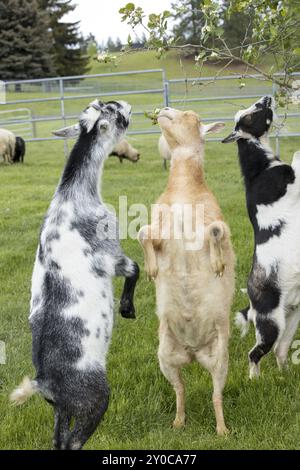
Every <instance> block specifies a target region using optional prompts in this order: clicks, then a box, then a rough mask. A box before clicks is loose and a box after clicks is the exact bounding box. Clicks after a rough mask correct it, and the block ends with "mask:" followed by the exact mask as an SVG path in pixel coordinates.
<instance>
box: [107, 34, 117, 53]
mask: <svg viewBox="0 0 300 470" xmlns="http://www.w3.org/2000/svg"><path fill="white" fill-rule="evenodd" d="M106 49H107V50H108V51H109V52H114V51H115V50H116V45H115V42H114V40H113V39H112V38H111V36H108V39H107V43H106Z"/></svg>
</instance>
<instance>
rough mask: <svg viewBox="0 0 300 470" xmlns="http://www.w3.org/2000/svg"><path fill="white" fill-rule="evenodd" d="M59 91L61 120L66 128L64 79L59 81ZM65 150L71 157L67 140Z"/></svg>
mask: <svg viewBox="0 0 300 470" xmlns="http://www.w3.org/2000/svg"><path fill="white" fill-rule="evenodd" d="M59 91H60V110H61V119H62V121H63V123H64V126H66V124H67V121H66V115H65V94H64V80H63V78H60V79H59ZM64 150H65V157H66V158H67V157H68V156H69V147H68V142H67V139H64Z"/></svg>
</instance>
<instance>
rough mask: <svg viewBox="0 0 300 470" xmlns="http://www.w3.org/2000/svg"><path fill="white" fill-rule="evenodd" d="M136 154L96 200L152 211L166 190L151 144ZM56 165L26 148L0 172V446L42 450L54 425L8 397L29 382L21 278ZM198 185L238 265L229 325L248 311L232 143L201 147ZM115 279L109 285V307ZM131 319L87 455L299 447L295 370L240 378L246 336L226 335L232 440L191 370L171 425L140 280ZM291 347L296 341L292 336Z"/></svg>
mask: <svg viewBox="0 0 300 470" xmlns="http://www.w3.org/2000/svg"><path fill="white" fill-rule="evenodd" d="M131 142H132V143H133V144H134V145H135V146H136V147H137V148H138V149H140V151H141V153H142V159H141V161H140V162H139V163H138V164H131V163H130V162H124V164H123V165H120V164H119V162H118V160H117V159H109V160H108V161H107V163H106V167H105V172H104V183H103V192H104V199H105V201H106V202H109V203H112V204H114V205H116V204H117V201H118V196H119V195H127V196H128V203H129V204H132V203H135V202H136V203H141V202H142V203H144V204H146V205H147V206H148V207H149V206H150V204H151V203H154V202H155V200H156V198H157V197H158V195H159V194H160V193H161V191H162V190H163V188H164V187H165V184H166V180H167V173H166V172H164V171H163V170H162V165H161V161H160V158H159V156H158V153H157V149H156V145H157V137H156V136H143V137H135V138H134V139H131ZM298 148H300V139H298V140H297V139H286V140H282V143H281V150H282V157H283V159H284V160H286V161H290V159H291V157H292V154H293V152H294V151H295V150H297V149H298ZM63 165H64V153H63V144H62V143H61V142H52V143H32V144H28V150H27V155H26V159H25V164H24V165H23V166H22V165H14V166H5V165H3V164H0V201H1V202H0V247H1V248H0V340H2V341H5V343H6V352H7V364H6V365H0V417H1V431H0V448H1V449H48V448H50V447H51V440H52V432H53V415H52V409H51V407H50V406H49V405H48V404H47V403H46V402H45V401H44V400H43V399H42V398H41V397H39V396H34V397H33V398H32V399H31V400H30V401H29V402H27V403H26V404H25V405H24V406H22V407H19V408H14V407H12V406H11V405H10V404H9V402H8V394H9V392H10V391H11V390H12V389H13V388H14V387H15V386H16V385H17V384H18V383H19V382H20V380H21V379H22V377H23V376H24V375H25V374H26V375H27V374H29V375H31V376H34V370H33V367H32V364H31V335H30V330H29V325H28V320H27V318H28V314H29V298H30V280H31V272H32V267H33V262H34V257H35V250H36V247H37V242H38V234H39V228H40V225H41V223H42V220H43V216H44V214H45V211H46V210H47V207H48V205H49V202H50V200H51V197H52V195H53V192H54V189H55V186H56V184H57V182H58V178H59V176H60V173H61V171H62V168H63ZM205 168H206V175H207V180H208V182H209V185H210V186H211V188H212V189H213V191H214V192H215V194H216V195H217V197H218V200H219V202H220V204H221V206H222V209H223V212H224V215H225V218H226V220H227V221H228V223H229V225H230V227H231V231H232V238H233V244H234V248H235V251H236V255H237V266H236V279H237V282H236V295H235V299H234V304H233V307H232V315H233V314H234V312H235V311H237V310H238V309H239V308H241V307H243V306H245V305H246V303H247V298H246V297H245V296H244V295H243V294H241V293H240V288H241V287H244V286H245V285H246V279H247V274H248V272H249V269H250V264H251V255H252V231H251V227H250V223H249V221H248V217H247V215H246V210H245V202H244V191H243V185H242V180H241V176H240V171H239V168H238V163H237V158H236V147H235V146H234V145H227V146H222V145H221V144H220V143H208V144H207V148H206V163H205ZM123 247H124V250H125V252H126V253H127V254H128V255H129V256H130V257H132V258H133V259H135V260H136V261H137V262H138V263H139V264H140V265H141V267H142V266H143V256H142V251H141V249H140V247H139V245H138V243H137V241H135V240H126V241H124V242H123ZM122 283H123V281H122V280H118V281H116V288H115V297H116V299H119V297H120V292H121V287H122ZM136 309H137V320H135V321H130V320H125V319H123V318H121V317H120V316H118V315H116V322H115V329H114V333H113V340H112V344H111V349H110V353H109V360H108V376H109V382H110V385H111V391H112V393H111V400H110V406H109V409H108V411H107V413H106V415H105V418H104V421H103V423H102V424H101V425H100V426H99V428H98V429H97V431H96V433H95V434H94V435H93V437H92V438H91V439H90V441H89V442H88V444H87V446H86V448H87V449H187V448H189V449H284V448H289V449H295V448H298V449H299V448H300V444H299V432H300V390H299V383H300V366H296V365H292V364H291V366H290V370H289V371H288V372H287V373H285V374H284V375H282V374H280V373H279V372H278V370H277V367H276V364H275V360H274V357H273V356H272V355H270V356H269V357H266V358H265V359H264V360H263V362H262V377H261V378H260V380H259V381H254V382H250V381H249V379H248V364H247V353H248V350H249V349H250V348H251V347H252V346H253V344H254V333H253V330H251V333H249V335H248V336H247V337H246V338H245V339H241V338H240V336H239V333H238V331H237V330H236V329H235V327H234V326H232V337H231V341H230V369H229V376H228V381H227V385H226V389H225V395H224V411H225V416H226V420H227V424H228V426H229V427H230V429H231V433H230V435H229V436H228V437H226V438H220V437H217V436H216V434H215V421H214V413H213V407H212V401H211V394H212V385H211V379H210V376H209V374H208V373H207V372H206V371H204V370H203V369H201V368H200V367H199V366H198V365H197V364H193V365H191V366H188V367H186V368H185V370H184V374H183V375H184V380H185V383H186V391H187V393H186V413H187V425H186V427H185V429H183V430H180V431H179V430H173V429H172V427H171V423H172V420H173V418H174V415H175V397H174V393H173V390H172V388H171V386H170V385H169V384H168V383H167V381H166V380H165V379H164V377H163V376H162V374H161V373H160V370H159V367H158V361H157V356H156V352H157V345H158V339H157V328H158V321H157V318H156V316H155V295H154V286H153V284H151V283H149V282H148V281H146V278H145V275H144V274H142V275H141V279H140V281H139V284H138V287H137V291H136ZM296 338H299V333H298V334H297V335H296Z"/></svg>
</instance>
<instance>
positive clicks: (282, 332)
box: [223, 96, 300, 378]
mask: <svg viewBox="0 0 300 470" xmlns="http://www.w3.org/2000/svg"><path fill="white" fill-rule="evenodd" d="M273 117H274V99H273V98H272V97H270V96H264V97H263V98H261V99H260V100H259V101H257V102H256V103H255V104H254V105H252V106H250V108H248V109H245V110H241V111H239V112H238V113H237V114H236V116H235V129H234V130H233V132H232V133H231V134H230V135H229V136H228V137H227V138H226V139H224V141H223V142H232V141H237V145H238V152H239V160H240V166H241V171H242V174H243V177H244V182H245V189H246V200H247V208H248V214H249V218H250V221H251V223H252V226H253V230H254V240H255V247H254V255H253V265H252V270H251V273H250V276H249V279H248V295H249V299H250V306H249V307H247V308H245V309H244V310H242V311H241V312H239V313H238V315H237V323H238V324H239V325H240V326H241V327H242V328H243V330H244V333H246V331H247V327H248V322H249V321H252V322H253V323H254V325H255V329H256V345H255V346H254V347H253V349H252V350H251V351H250V353H249V360H250V378H252V377H256V376H258V375H259V361H260V360H261V358H262V357H263V356H264V355H265V354H267V353H268V352H269V351H270V350H272V349H273V350H274V352H275V355H276V359H277V363H278V366H279V368H282V366H283V365H284V364H285V363H286V361H287V355H288V351H289V347H290V345H291V342H292V340H293V337H294V335H295V332H296V330H297V326H298V323H299V319H300V217H299V214H300V152H296V153H295V155H294V158H293V162H292V165H291V166H290V165H288V164H286V163H284V162H282V161H281V160H280V159H279V158H278V157H276V156H275V155H274V153H273V151H272V149H271V147H270V146H269V143H268V133H269V130H270V127H271V125H272V121H273Z"/></svg>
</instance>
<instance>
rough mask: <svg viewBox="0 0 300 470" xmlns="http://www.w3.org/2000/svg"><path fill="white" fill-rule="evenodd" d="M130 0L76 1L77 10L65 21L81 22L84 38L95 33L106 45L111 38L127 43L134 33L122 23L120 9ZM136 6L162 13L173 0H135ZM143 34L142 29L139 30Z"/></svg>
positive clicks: (98, 39)
mask: <svg viewBox="0 0 300 470" xmlns="http://www.w3.org/2000/svg"><path fill="white" fill-rule="evenodd" d="M128 2H129V0H74V2H73V3H74V4H77V7H76V9H75V10H74V11H73V12H71V13H69V14H68V15H66V16H65V17H64V21H78V20H80V21H81V23H80V28H81V31H82V32H83V34H84V36H87V35H88V34H89V33H93V34H94V36H95V37H96V39H97V41H98V42H99V43H100V44H101V43H102V41H104V42H105V43H106V41H107V38H108V37H109V36H111V37H112V38H113V39H114V40H115V39H116V38H117V37H119V38H120V39H121V41H122V42H123V43H126V42H127V37H128V34H131V35H132V37H134V33H132V29H131V27H130V26H127V25H126V24H125V23H122V22H121V15H120V14H119V9H120V8H121V7H123V6H125V5H126V4H127V3H128ZM133 3H135V5H136V6H140V7H142V8H143V10H144V11H145V13H160V12H162V11H163V10H167V9H168V8H169V7H170V5H171V3H172V0H135V1H133ZM137 32H138V33H140V34H141V33H142V30H141V29H137Z"/></svg>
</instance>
